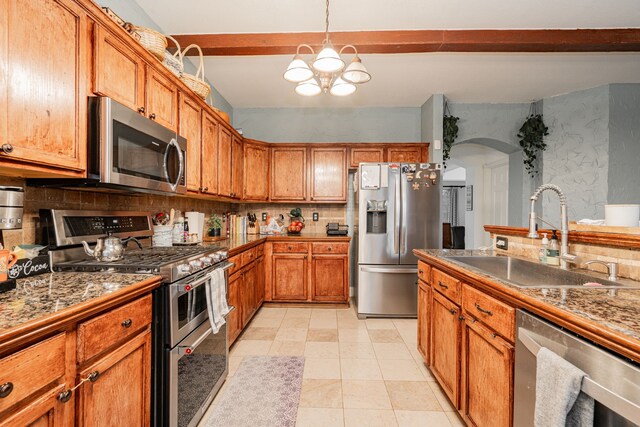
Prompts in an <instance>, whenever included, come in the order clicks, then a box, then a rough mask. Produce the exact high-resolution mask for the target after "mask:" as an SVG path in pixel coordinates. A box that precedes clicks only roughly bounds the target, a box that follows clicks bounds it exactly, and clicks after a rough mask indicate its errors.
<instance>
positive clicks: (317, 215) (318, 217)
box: [313, 212, 320, 221]
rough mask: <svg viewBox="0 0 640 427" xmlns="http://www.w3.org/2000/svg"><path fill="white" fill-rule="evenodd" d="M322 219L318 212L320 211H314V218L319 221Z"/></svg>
mask: <svg viewBox="0 0 640 427" xmlns="http://www.w3.org/2000/svg"><path fill="white" fill-rule="evenodd" d="M319 219H320V215H319V214H318V212H314V213H313V220H314V221H318V220H319Z"/></svg>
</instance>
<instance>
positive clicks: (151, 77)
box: [146, 66, 178, 131]
mask: <svg viewBox="0 0 640 427" xmlns="http://www.w3.org/2000/svg"><path fill="white" fill-rule="evenodd" d="M146 89H147V102H146V114H147V117H149V118H150V119H151V120H154V121H156V122H158V123H160V124H161V125H162V126H164V127H166V128H169V129H171V130H173V131H177V130H178V88H177V87H176V85H175V83H173V82H172V81H171V80H169V79H168V78H166V77H164V76H163V75H162V74H160V73H159V72H158V71H156V70H155V69H154V68H153V67H151V66H149V67H147V86H146Z"/></svg>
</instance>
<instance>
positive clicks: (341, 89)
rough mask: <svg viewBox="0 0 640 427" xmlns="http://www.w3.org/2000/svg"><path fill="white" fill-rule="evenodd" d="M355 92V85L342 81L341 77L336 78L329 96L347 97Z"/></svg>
mask: <svg viewBox="0 0 640 427" xmlns="http://www.w3.org/2000/svg"><path fill="white" fill-rule="evenodd" d="M355 91H356V85H354V84H353V83H350V82H347V81H345V80H343V79H342V78H341V77H338V78H337V79H336V81H335V82H333V85H331V90H330V91H329V92H331V95H335V96H347V95H351V94H352V93H353V92H355Z"/></svg>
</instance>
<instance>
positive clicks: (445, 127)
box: [442, 101, 460, 167]
mask: <svg viewBox="0 0 640 427" xmlns="http://www.w3.org/2000/svg"><path fill="white" fill-rule="evenodd" d="M458 120H460V117H455V116H453V115H452V114H451V111H449V104H448V103H447V102H446V101H445V104H444V117H443V119H442V140H443V143H442V165H443V166H444V167H446V166H447V160H449V158H450V157H451V156H450V155H449V152H450V151H451V147H452V146H453V143H454V142H455V140H456V138H457V137H458Z"/></svg>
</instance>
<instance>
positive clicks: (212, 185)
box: [200, 110, 220, 194]
mask: <svg viewBox="0 0 640 427" xmlns="http://www.w3.org/2000/svg"><path fill="white" fill-rule="evenodd" d="M219 127H220V124H219V123H218V120H217V119H216V118H215V117H214V116H213V114H211V113H209V112H208V111H206V110H203V111H202V150H201V155H202V158H201V159H200V164H201V169H202V170H201V174H200V183H201V185H202V188H201V191H202V192H203V193H206V194H218V162H219V161H218V137H219V132H220V130H219Z"/></svg>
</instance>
